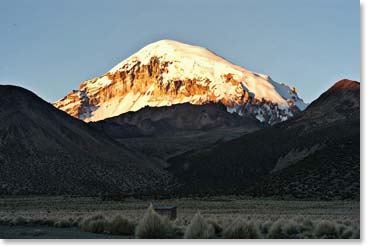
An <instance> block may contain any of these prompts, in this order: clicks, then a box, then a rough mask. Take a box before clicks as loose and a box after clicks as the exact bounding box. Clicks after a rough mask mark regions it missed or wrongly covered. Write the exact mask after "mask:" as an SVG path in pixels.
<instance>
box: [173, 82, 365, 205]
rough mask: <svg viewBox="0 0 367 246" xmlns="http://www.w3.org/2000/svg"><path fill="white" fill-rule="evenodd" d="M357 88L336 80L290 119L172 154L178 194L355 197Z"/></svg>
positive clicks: (357, 130)
mask: <svg viewBox="0 0 367 246" xmlns="http://www.w3.org/2000/svg"><path fill="white" fill-rule="evenodd" d="M359 87H360V85H359V83H358V82H355V81H350V80H342V81H339V82H338V83H336V84H335V85H334V86H333V87H331V88H330V89H329V90H328V91H326V92H325V93H324V94H322V95H321V96H320V97H319V98H318V99H317V100H315V101H314V102H313V103H312V104H311V105H310V106H309V107H308V108H307V109H306V110H305V111H304V112H303V113H301V114H300V115H299V116H297V117H295V118H294V119H291V120H289V121H287V122H285V123H281V124H277V125H275V126H272V127H270V128H267V129H263V130H260V131H256V132H254V133H250V134H247V135H245V136H243V137H240V138H237V139H234V140H231V141H228V142H225V143H221V144H218V145H216V146H214V147H212V148H208V149H205V150H200V151H196V152H189V153H185V154H182V155H179V156H176V157H174V158H171V159H170V160H169V162H170V164H171V165H170V167H169V171H171V172H172V173H174V174H175V176H176V177H177V178H179V180H180V183H181V188H180V190H179V193H197V194H225V193H232V194H233V193H235V194H240V193H241V194H248V195H253V196H278V197H284V198H285V197H290V198H292V197H293V198H307V199H310V198H311V199H357V198H359V184H360V182H359V181H360V180H359V179H360V173H359V168H360V157H359V155H360V140H359V138H360V120H359V112H360V91H359Z"/></svg>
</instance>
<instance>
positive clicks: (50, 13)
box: [0, 0, 360, 102]
mask: <svg viewBox="0 0 367 246" xmlns="http://www.w3.org/2000/svg"><path fill="white" fill-rule="evenodd" d="M359 29H360V24H359V0H276V1H275V0H222V1H219V0H217V1H214V0H205V1H204V0H180V1H178V0H176V1H173V0H171V1H168V0H166V1H163V0H154V1H143V0H140V1H132V0H130V1H128V0H125V1H123V0H104V1H102V0H100V1H94V0H93V1H92V0H89V1H87V0H85V1H82V0H60V1H50V0H44V1H41V0H33V1H31V0H28V1H27V0H25V1H20V0H1V1H0V84H15V85H20V86H23V87H25V88H28V89H30V90H32V91H34V92H35V93H37V94H38V95H39V96H41V97H42V98H44V99H45V100H47V101H50V102H52V101H55V100H57V99H59V98H62V97H63V96H65V95H66V94H67V93H68V92H70V91H71V90H72V89H77V88H78V86H79V85H80V83H81V82H82V81H84V80H86V79H90V78H93V77H95V76H99V75H102V74H103V73H105V72H106V71H108V70H109V69H110V68H112V67H113V66H114V65H115V64H116V63H118V62H120V61H122V60H123V59H125V58H127V57H128V56H129V55H131V54H133V53H134V52H136V51H137V50H138V49H140V48H142V47H143V46H145V45H147V44H149V43H151V42H154V41H157V40H160V39H173V40H177V41H181V42H185V43H189V44H194V45H199V46H204V47H206V48H208V49H210V50H212V51H214V52H215V53H217V54H219V55H221V56H222V57H224V58H226V59H227V60H229V61H231V62H233V63H235V64H237V65H240V66H242V67H245V68H247V69H249V70H252V71H255V72H259V73H265V74H268V75H270V76H271V77H272V78H273V79H274V80H275V81H278V82H286V83H289V84H290V85H292V86H295V87H297V89H298V91H299V94H300V96H301V97H302V98H304V99H305V101H307V102H310V101H312V100H313V99H315V98H316V97H317V96H319V95H320V94H321V93H322V92H323V91H324V90H326V89H327V88H329V87H330V86H331V85H332V84H333V83H334V82H336V81H337V80H339V79H342V78H350V79H354V80H358V81H359V80H360V41H359V40H360V33H359Z"/></svg>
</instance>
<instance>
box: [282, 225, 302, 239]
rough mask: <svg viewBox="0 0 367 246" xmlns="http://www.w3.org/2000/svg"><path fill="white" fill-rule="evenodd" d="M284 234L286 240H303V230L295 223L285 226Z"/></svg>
mask: <svg viewBox="0 0 367 246" xmlns="http://www.w3.org/2000/svg"><path fill="white" fill-rule="evenodd" d="M282 230H283V233H284V235H285V237H286V238H290V239H297V238H302V234H301V228H300V226H299V225H298V224H297V223H296V222H295V221H292V220H291V221H288V222H286V223H285V224H284V225H283V228H282Z"/></svg>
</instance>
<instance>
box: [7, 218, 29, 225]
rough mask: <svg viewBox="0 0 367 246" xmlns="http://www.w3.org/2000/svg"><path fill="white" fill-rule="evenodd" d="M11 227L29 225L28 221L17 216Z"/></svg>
mask: <svg viewBox="0 0 367 246" xmlns="http://www.w3.org/2000/svg"><path fill="white" fill-rule="evenodd" d="M10 224H11V225H14V226H20V225H26V224H28V221H27V220H26V218H24V217H23V216H17V217H15V218H14V219H12V221H11V222H10Z"/></svg>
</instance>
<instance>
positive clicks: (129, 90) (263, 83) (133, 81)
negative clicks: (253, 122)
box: [54, 40, 307, 124]
mask: <svg viewBox="0 0 367 246" xmlns="http://www.w3.org/2000/svg"><path fill="white" fill-rule="evenodd" d="M218 102H220V103H222V104H224V105H225V106H226V107H227V110H228V111H229V112H231V113H238V114H239V115H246V116H252V117H253V118H256V119H257V120H259V121H261V122H266V123H269V124H273V123H276V122H280V121H285V120H287V119H288V118H290V117H292V116H294V115H295V114H297V113H298V112H300V111H302V110H304V109H305V108H306V106H307V104H305V103H304V102H303V100H302V99H300V98H299V97H298V95H297V92H296V89H295V88H291V87H290V86H288V85H285V84H281V83H277V82H275V81H273V80H272V79H271V78H270V77H269V76H267V75H263V74H258V73H255V72H251V71H248V70H246V69H244V68H242V67H239V66H237V65H234V64H232V63H230V62H229V61H227V60H225V59H224V58H222V57H220V56H218V55H216V54H214V53H213V52H211V51H209V50H208V49H205V48H202V47H198V46H192V45H188V44H184V43H180V42H177V41H172V40H161V41H158V42H155V43H152V44H150V45H147V46H146V47H144V48H142V49H141V50H139V51H138V52H137V53H135V54H133V55H132V56H130V57H129V58H127V59H126V60H124V61H122V62H121V63H119V64H117V65H116V66H115V67H113V68H112V69H111V70H110V71H108V72H107V73H106V74H104V75H102V76H101V77H98V78H94V79H91V80H87V81H84V82H83V83H82V84H81V85H80V87H79V89H78V90H73V91H72V92H71V93H69V94H68V95H67V96H66V97H64V98H63V99H61V100H59V101H57V102H55V103H54V106H55V107H57V108H59V109H61V110H63V111H65V112H67V113H68V114H70V115H72V116H74V117H76V118H79V119H81V120H84V121H86V122H90V121H99V120H103V119H106V118H110V117H113V116H117V115H120V114H123V113H126V112H130V111H137V110H139V109H141V108H144V107H146V106H150V107H161V106H170V105H174V104H182V103H191V104H199V105H200V104H206V103H218Z"/></svg>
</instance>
